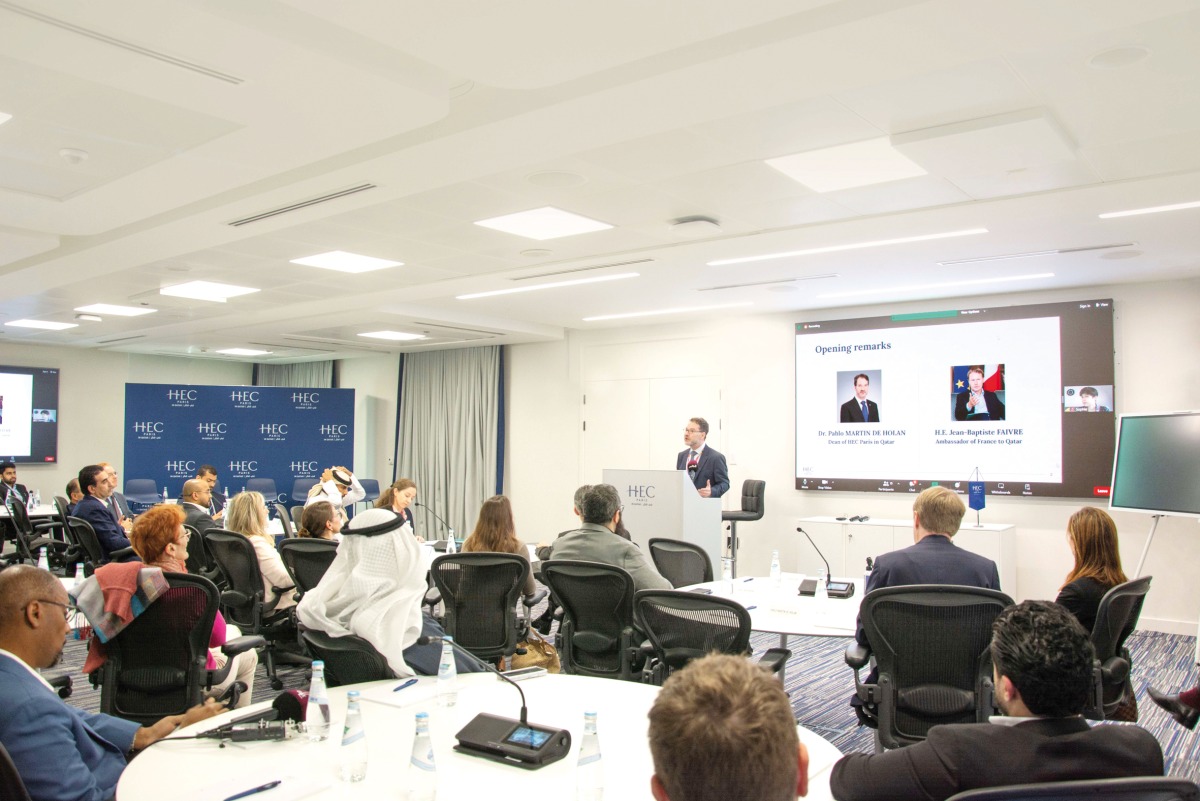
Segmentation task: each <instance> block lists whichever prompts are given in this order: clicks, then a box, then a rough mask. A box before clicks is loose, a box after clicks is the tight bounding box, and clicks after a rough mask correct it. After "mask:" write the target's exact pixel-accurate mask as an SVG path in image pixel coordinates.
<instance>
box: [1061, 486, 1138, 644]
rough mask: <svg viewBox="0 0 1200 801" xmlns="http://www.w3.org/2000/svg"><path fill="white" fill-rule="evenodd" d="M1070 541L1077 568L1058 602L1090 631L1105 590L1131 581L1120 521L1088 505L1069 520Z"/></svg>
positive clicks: (1094, 622) (1074, 569)
mask: <svg viewBox="0 0 1200 801" xmlns="http://www.w3.org/2000/svg"><path fill="white" fill-rule="evenodd" d="M1067 542H1068V543H1069V544H1070V546H1071V555H1072V556H1074V557H1075V567H1074V568H1072V569H1071V572H1069V573H1068V574H1067V577H1066V578H1065V579H1064V580H1063V586H1062V589H1060V590H1059V592H1058V598H1056V599H1055V601H1056V602H1057V603H1058V604H1060V605H1061V606H1064V607H1066V609H1067V611H1068V612H1070V613H1071V614H1073V615H1074V616H1075V618H1076V619H1077V620H1078V621H1079V622H1080V623H1082V624H1083V627H1084V628H1085V629H1087V630H1088V631H1091V630H1092V627H1093V626H1095V625H1096V610H1097V608H1099V606H1100V599H1101V598H1103V597H1104V593H1106V592H1108V591H1109V590H1111V589H1112V588H1113V587H1115V586H1117V585H1118V584H1124V583H1125V582H1126V581H1129V579H1128V578H1126V577H1125V572H1124V571H1123V570H1121V552H1120V551H1119V550H1118V548H1117V524H1116V523H1115V522H1114V521H1113V519H1112V517H1110V516H1109V514H1108V512H1106V511H1104V510H1103V509H1097V508H1096V507H1094V506H1085V507H1083V508H1082V509H1080V510H1079V511H1078V512H1076V513H1075V514H1073V515H1071V519H1070V520H1068V521H1067Z"/></svg>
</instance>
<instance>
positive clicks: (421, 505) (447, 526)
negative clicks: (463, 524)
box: [413, 501, 454, 539]
mask: <svg viewBox="0 0 1200 801" xmlns="http://www.w3.org/2000/svg"><path fill="white" fill-rule="evenodd" d="M413 506H415V507H417V508H418V509H424V510H425V511H426V512H429V514H431V515H433V519H434V520H436V521H438V522H439V523H441V524H442V526H443V527H444V528H445V529H446V531H448V532H449V533H450V539H454V526H452V525H450V524H449V523H447V522H446V521H445V520H443V519H442V518H441V517H440V516H438V513H437V512H435V511H433V507H431V506H429V505H427V504H424V503H421V502H420V501H413Z"/></svg>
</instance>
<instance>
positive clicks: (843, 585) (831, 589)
mask: <svg viewBox="0 0 1200 801" xmlns="http://www.w3.org/2000/svg"><path fill="white" fill-rule="evenodd" d="M796 531H799V532H800V533H801V534H803V535H804V536H805V537H807V538H808V542H809V544H810V545H812V547H813V550H814V551H816V552H817V556H819V557H821V561H822V562H824V563H825V588H826V590H827V591H828V594H829V597H830V598H850V597H852V596H853V595H854V582H853V581H834V580H833V574H832V573H831V572H830V570H829V560H828V559H826V558H825V554H823V553H821V549H820V548H818V547H817V544H816V543H815V542H813V538H812V537H809V536H808V532H807V531H805V530H804V529H803V528H800V527H799V526H797V527H796ZM805 590H806V588H805V587H804V586H801V587H800V594H801V595H816V594H817V589H816V587H815V586H814V587H813V588H812V590H811V591H808V592H806V591H805Z"/></svg>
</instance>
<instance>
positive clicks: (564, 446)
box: [506, 280, 1200, 634]
mask: <svg viewBox="0 0 1200 801" xmlns="http://www.w3.org/2000/svg"><path fill="white" fill-rule="evenodd" d="M1087 297H1112V298H1114V300H1115V310H1116V323H1115V325H1116V331H1115V333H1116V340H1115V341H1116V396H1117V403H1118V407H1117V408H1118V409H1119V410H1120V411H1122V412H1147V411H1163V410H1179V409H1185V408H1189V407H1190V408H1200V403H1198V402H1196V401H1194V400H1191V399H1194V398H1196V397H1198V396H1200V362H1198V361H1197V359H1196V358H1195V357H1196V353H1197V345H1198V344H1200V313H1197V311H1196V309H1198V308H1200V281H1196V280H1190V281H1180V282H1169V283H1158V284H1145V285H1119V286H1111V287H1090V288H1087V289H1080V290H1072V291H1069V292H1044V293H1032V294H1027V295H1009V296H993V297H987V298H974V299H972V300H971V301H970V303H971V304H972V305H981V306H982V305H989V306H994V305H1017V304H1027V303H1039V302H1054V301H1065V300H1072V299H1079V298H1087ZM957 305H959V304H958V303H956V302H954V301H926V302H920V303H909V304H898V305H891V306H886V307H883V306H875V307H859V308H847V309H841V310H835V311H832V312H831V311H829V310H824V311H819V312H814V313H791V314H784V315H773V316H764V317H748V318H726V319H722V320H718V321H715V322H712V323H707V324H704V325H697V324H694V323H689V324H676V325H665V326H658V327H638V328H633V329H606V330H599V331H594V332H575V333H572V334H571V335H570V336H569V337H568V338H567V339H566V340H564V341H561V342H554V343H543V344H536V345H517V346H511V347H510V348H509V351H508V353H509V358H508V375H507V378H508V397H509V405H508V453H507V468H506V490H507V492H508V493H509V494H510V495H511V496H512V498H513V503H514V509H515V512H516V515H517V528H518V533H519V534H520V536H521V537H522V538H523V539H525V540H527V541H547V540H549V539H550V538H552V537H553V536H554V534H555V533H557V532H558V531H561V530H563V529H565V528H568V527H570V526H571V525H572V523H573V520H574V517H573V515H572V514H571V496H572V494H573V493H574V490H575V488H576V487H577V486H578V485H579V484H581V483H584V482H589V483H590V482H592V481H595V480H597V479H598V477H599V471H600V470H601V469H602V468H604V467H619V466H620V465H584V464H580V461H581V456H580V454H581V448H580V442H581V423H582V420H583V419H584V417H585V415H586V410H585V409H584V408H583V407H582V406H581V395H582V389H581V388H582V386H583V384H584V382H586V381H587V380H589V379H593V378H599V377H603V378H607V379H618V378H653V377H658V376H664V375H673V376H674V375H680V370H681V367H680V366H681V365H685V366H686V365H691V366H692V368H691V369H692V370H693V374H695V375H703V374H712V373H714V372H717V373H719V374H721V375H722V381H723V393H722V394H723V401H722V406H723V411H722V417H721V420H720V423H719V424H720V426H721V431H720V436H721V442H722V443H723V447H722V450H723V451H724V452H725V454H726V455H727V457H728V458H729V463H730V474H731V479H732V482H733V485H734V486H735V487H737V486H740V484H741V482H742V480H743V479H746V478H762V479H765V480H766V481H767V496H766V504H767V506H766V508H767V511H766V515H765V516H764V518H763V520H761V521H759V522H756V523H750V524H746V525H745V526H743V527H741V528H740V530H739V533H740V535H741V539H742V542H743V547H742V550H741V552H740V554H739V562H740V563H741V564H743V565H745V568H744V569H745V570H746V571H747V572H752V571H754V570H755V568H754V565H759V566H760V567H761V571H762V572H765V571H766V569H767V563H768V561H769V554H770V551H771V549H772V548H773V547H774V546H773V543H776V542H782V541H784V540H785V539H786V538H789V537H795V536H798V535H797V534H796V533H795V528H796V520H797V519H798V518H801V517H806V516H810V515H841V514H866V515H870V516H872V517H876V518H906V517H909V516H910V515H911V501H910V500H908V499H907V498H905V499H901V498H896V497H889V496H880V495H877V494H874V493H836V494H835V493H823V494H820V495H818V494H816V493H811V494H802V493H799V492H797V491H796V490H795V489H793V486H794V475H795V474H794V471H793V467H794V453H793V451H794V447H795V446H794V441H795V424H794V421H793V416H794V400H795V399H794V394H795V381H794V372H795V367H794V364H795V361H794V335H793V331H794V328H793V326H794V324H795V323H796V322H802V321H804V320H818V319H832V318H845V317H860V316H861V317H869V316H876V315H882V314H891V313H900V312H913V311H927V310H934V309H942V308H953V307H955V306H957ZM614 349H615V350H614ZM647 351H651V352H653V353H654V354H655V357H656V359H658V360H659V361H658V362H657V363H656V364H650V363H648V361H647V360H646V359H644V358H640V354H644V353H646V352H647ZM601 353H603V357H601V356H600V354H601ZM614 354H616V356H617V358H614ZM598 365H602V366H598ZM614 365H624V367H623V368H620V369H619V370H617V372H616V373H614V370H615V369H617V368H614ZM601 371H602V372H603V375H599V374H598V373H600V372H601ZM684 374H687V373H686V370H685V372H684ZM680 422H681V423H682V422H683V421H680ZM709 422H710V424H712V425H713V426H716V425H717V424H718V423H717V421H714V420H711V419H710V420H709ZM679 428H680V429H681V430H682V425H680V426H679ZM680 437H681V438H682V433H680ZM680 447H682V445H680ZM664 466H665V465H664ZM1197 478H1198V480H1200V477H1197ZM736 503H737V493H736V492H731V493H730V494H729V496H727V499H726V505H727V507H729V508H732V505H733V504H736ZM1084 503H1087V501H1086V500H1084V499H1080V500H1067V501H1063V500H1048V499H1020V498H1008V499H1005V498H990V497H989V499H988V507H987V509H986V510H985V512H984V516H983V519H984V521H985V522H1010V523H1013V524H1015V525H1016V526H1017V530H1018V535H1017V537H1018V540H1017V553H1018V560H1019V561H1018V570H1017V586H1016V587H1006V588H1004V589H1005V590H1006V591H1008V592H1009V593H1010V594H1012V595H1014V597H1017V598H1033V597H1041V598H1046V597H1050V598H1052V597H1054V595H1055V594H1056V593H1057V590H1058V587H1059V585H1060V584H1061V583H1062V578H1063V576H1064V575H1065V574H1066V572H1067V569H1068V567H1069V566H1070V554H1069V551H1068V549H1067V546H1066V541H1065V534H1064V531H1065V527H1066V521H1067V518H1068V517H1069V516H1070V515H1071V513H1072V512H1073V511H1074V510H1075V509H1077V508H1079V506H1080V505H1083V504H1084ZM1115 518H1116V521H1117V524H1118V526H1119V528H1120V531H1121V553H1122V560H1123V562H1124V565H1125V568H1126V570H1127V571H1128V572H1132V570H1133V569H1134V567H1135V566H1136V564H1137V561H1138V557H1139V555H1140V553H1141V550H1142V547H1143V545H1144V544H1145V541H1146V536H1147V533H1148V531H1149V527H1150V522H1151V521H1150V518H1148V517H1145V516H1142V515H1135V514H1122V513H1118V514H1117V515H1115ZM1198 562H1200V525H1198V524H1197V521H1196V520H1192V519H1186V518H1164V519H1163V521H1162V522H1161V523H1160V524H1159V526H1158V531H1157V533H1156V535H1155V539H1154V543H1153V547H1152V549H1151V550H1150V553H1149V556H1148V558H1147V561H1146V567H1145V572H1146V573H1147V574H1150V575H1153V576H1154V584H1153V589H1152V590H1151V592H1150V595H1149V597H1148V599H1147V601H1146V607H1145V610H1144V611H1143V615H1142V625H1143V627H1144V628H1153V629H1158V630H1163V631H1171V632H1176V633H1183V634H1195V633H1196V621H1197V616H1198V613H1200V583H1197V582H1195V581H1194V580H1193V579H1192V574H1191V572H1190V571H1188V570H1182V569H1180V567H1179V566H1181V565H1188V566H1190V565H1193V564H1196V563H1198Z"/></svg>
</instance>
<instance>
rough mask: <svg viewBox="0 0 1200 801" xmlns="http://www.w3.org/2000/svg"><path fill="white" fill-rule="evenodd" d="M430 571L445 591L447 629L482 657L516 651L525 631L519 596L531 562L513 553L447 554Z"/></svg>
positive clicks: (497, 656) (469, 649)
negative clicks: (520, 624)
mask: <svg viewBox="0 0 1200 801" xmlns="http://www.w3.org/2000/svg"><path fill="white" fill-rule="evenodd" d="M430 572H431V573H432V574H433V582H434V584H436V585H437V588H438V590H439V591H441V594H442V603H443V605H444V608H445V610H446V615H445V618H444V620H443V621H442V625H443V627H444V628H445V629H446V633H447V634H449V635H450V636H452V637H453V638H454V641H455V642H456V643H458V644H459V645H460V646H462V647H463V648H466V649H467V650H468V651H470V652H471V653H473V654H475V656H477V657H479V658H480V659H489V660H495V659H499V658H500V657H502V656H507V655H510V654H512V652H513V651H514V650H515V649H516V647H517V640H518V634H519V633H520V632H518V631H517V617H516V605H517V597H518V596H519V595H520V593H521V590H522V589H524V586H525V577H526V576H528V575H529V563H528V562H527V561H525V560H524V559H523V558H522V557H520V556H517V555H516V554H508V553H456V554H443V555H441V556H439V557H437V558H436V559H434V560H433V567H432V568H431V571H430Z"/></svg>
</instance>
